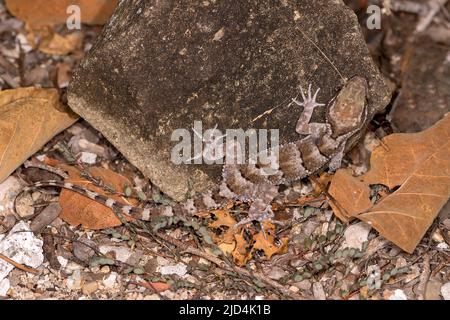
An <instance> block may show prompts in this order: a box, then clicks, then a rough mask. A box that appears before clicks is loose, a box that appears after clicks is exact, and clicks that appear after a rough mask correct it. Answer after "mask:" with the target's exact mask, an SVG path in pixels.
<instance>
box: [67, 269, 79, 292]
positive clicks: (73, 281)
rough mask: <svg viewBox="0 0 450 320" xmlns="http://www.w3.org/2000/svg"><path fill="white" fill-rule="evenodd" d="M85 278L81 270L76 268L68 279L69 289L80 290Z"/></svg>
mask: <svg viewBox="0 0 450 320" xmlns="http://www.w3.org/2000/svg"><path fill="white" fill-rule="evenodd" d="M82 282H83V278H82V276H81V270H75V271H74V272H73V274H72V275H71V276H70V277H68V278H67V279H66V286H67V288H68V289H69V290H72V291H74V290H80V289H81V284H82Z"/></svg>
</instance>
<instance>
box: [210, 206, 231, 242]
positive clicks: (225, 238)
mask: <svg viewBox="0 0 450 320" xmlns="http://www.w3.org/2000/svg"><path fill="white" fill-rule="evenodd" d="M211 213H212V214H214V216H215V217H216V218H217V220H214V221H212V222H210V224H209V227H210V228H213V229H221V230H223V233H221V234H220V235H216V234H215V233H210V235H211V237H212V238H213V239H214V241H215V242H216V243H219V244H220V243H228V244H229V243H233V242H234V233H235V231H236V230H235V228H234V225H235V224H236V223H237V222H236V220H235V219H234V218H233V217H232V216H231V215H230V213H229V211H228V210H214V211H212V212H211Z"/></svg>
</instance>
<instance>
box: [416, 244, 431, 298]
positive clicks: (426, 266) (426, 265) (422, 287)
mask: <svg viewBox="0 0 450 320" xmlns="http://www.w3.org/2000/svg"><path fill="white" fill-rule="evenodd" d="M430 274H431V268H430V256H429V255H428V253H426V254H425V255H424V257H423V270H422V273H421V274H420V277H419V279H420V282H419V285H418V287H417V289H418V291H419V294H418V297H417V300H424V299H425V292H426V290H427V284H428V280H429V279H430Z"/></svg>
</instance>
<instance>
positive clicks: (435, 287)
mask: <svg viewBox="0 0 450 320" xmlns="http://www.w3.org/2000/svg"><path fill="white" fill-rule="evenodd" d="M441 287H442V283H441V282H439V281H438V280H436V279H430V280H429V281H428V283H427V289H426V291H425V300H441V295H440V292H441Z"/></svg>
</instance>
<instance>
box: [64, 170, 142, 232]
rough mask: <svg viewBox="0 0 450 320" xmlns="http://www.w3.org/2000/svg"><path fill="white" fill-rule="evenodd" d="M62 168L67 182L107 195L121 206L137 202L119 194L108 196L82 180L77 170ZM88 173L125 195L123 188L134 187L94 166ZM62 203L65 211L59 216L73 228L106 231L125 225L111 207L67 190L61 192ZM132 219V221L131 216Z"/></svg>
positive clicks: (119, 176)
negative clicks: (67, 175)
mask: <svg viewBox="0 0 450 320" xmlns="http://www.w3.org/2000/svg"><path fill="white" fill-rule="evenodd" d="M61 168H62V169H64V170H65V171H67V172H68V173H69V179H67V180H66V181H67V182H70V183H72V184H74V185H78V186H82V187H85V188H87V189H89V190H91V191H94V192H97V193H99V194H102V195H106V196H107V197H109V198H112V199H114V200H116V201H118V202H121V203H125V204H129V205H136V204H137V201H136V200H135V199H132V200H127V199H125V198H124V197H121V196H119V195H111V194H107V193H106V191H105V190H103V189H102V188H100V187H97V186H95V185H94V184H92V182H90V181H88V180H86V179H84V178H82V177H81V173H80V172H79V170H78V169H76V168H75V167H72V166H68V165H63V166H61ZM89 173H90V174H91V175H92V176H93V177H96V178H100V179H101V181H102V182H103V183H104V184H105V185H108V186H109V187H112V188H113V189H114V190H116V191H117V192H122V193H123V192H124V187H125V186H126V185H128V186H129V185H131V182H130V180H129V179H127V178H126V177H124V176H122V175H120V174H118V173H115V172H114V171H111V170H108V169H104V168H101V167H91V168H89ZM59 203H60V205H61V208H62V211H61V214H60V217H61V218H62V219H63V220H64V221H66V222H67V223H69V224H71V225H73V226H78V225H82V226H83V227H85V228H88V229H105V228H111V227H116V226H119V225H121V224H122V223H121V222H120V220H119V219H118V218H117V216H116V215H115V214H114V212H113V211H112V210H111V209H110V208H108V207H106V206H104V205H102V204H100V203H97V202H95V201H94V200H91V199H89V198H87V197H84V196H82V195H79V194H77V193H75V192H73V191H70V190H66V189H64V190H62V191H61V196H60V198H59ZM129 219H130V220H131V218H130V217H129Z"/></svg>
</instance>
